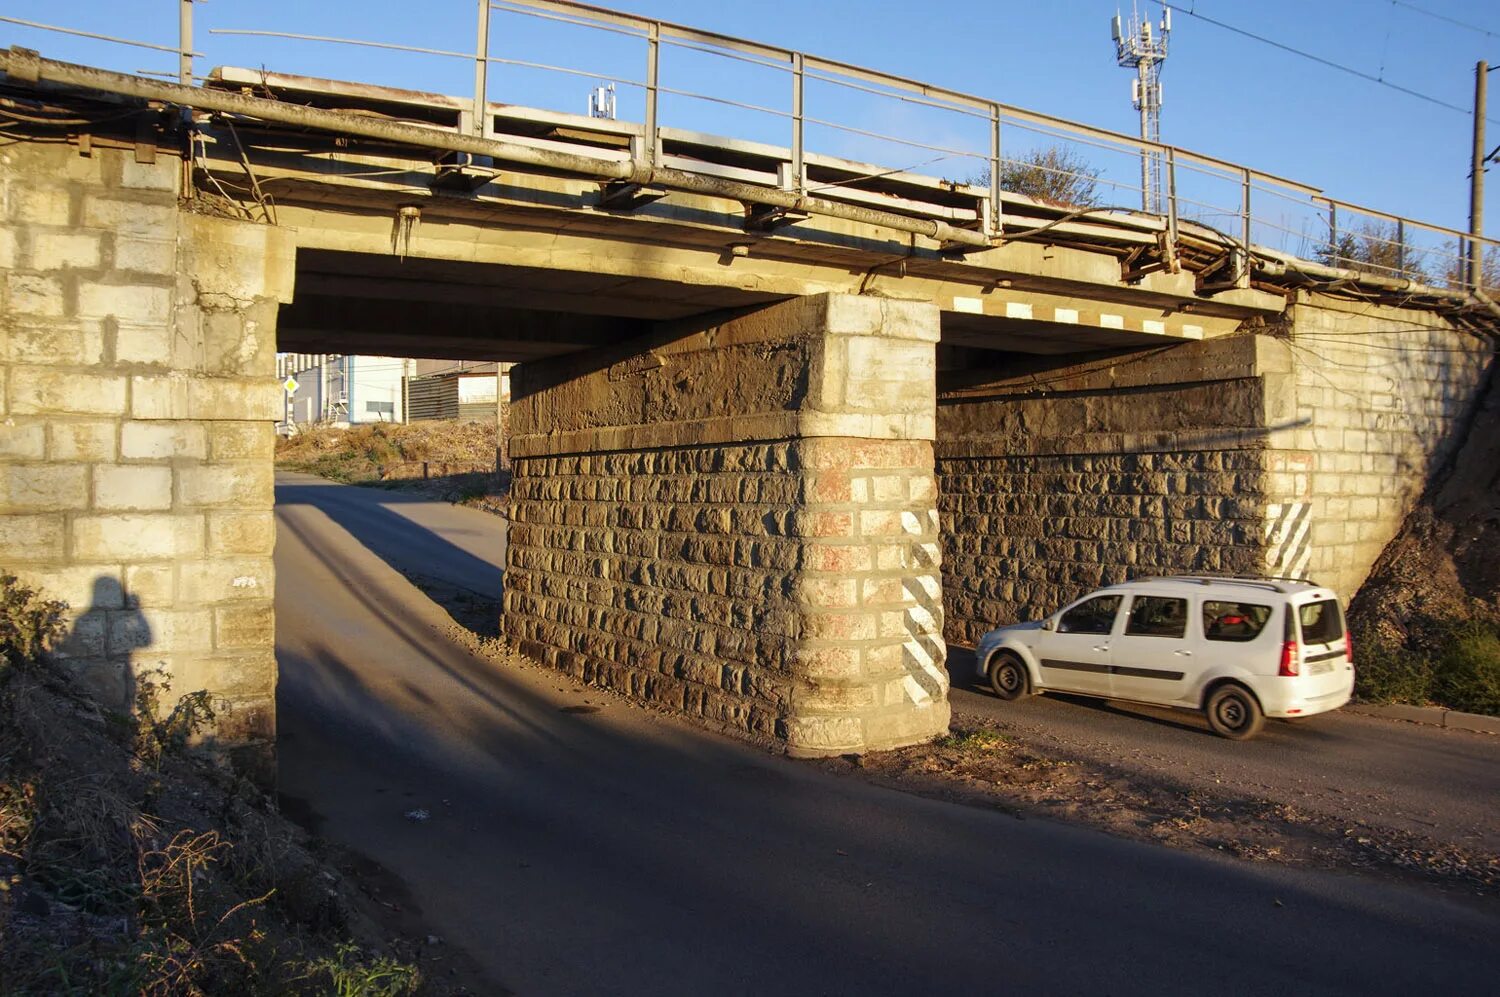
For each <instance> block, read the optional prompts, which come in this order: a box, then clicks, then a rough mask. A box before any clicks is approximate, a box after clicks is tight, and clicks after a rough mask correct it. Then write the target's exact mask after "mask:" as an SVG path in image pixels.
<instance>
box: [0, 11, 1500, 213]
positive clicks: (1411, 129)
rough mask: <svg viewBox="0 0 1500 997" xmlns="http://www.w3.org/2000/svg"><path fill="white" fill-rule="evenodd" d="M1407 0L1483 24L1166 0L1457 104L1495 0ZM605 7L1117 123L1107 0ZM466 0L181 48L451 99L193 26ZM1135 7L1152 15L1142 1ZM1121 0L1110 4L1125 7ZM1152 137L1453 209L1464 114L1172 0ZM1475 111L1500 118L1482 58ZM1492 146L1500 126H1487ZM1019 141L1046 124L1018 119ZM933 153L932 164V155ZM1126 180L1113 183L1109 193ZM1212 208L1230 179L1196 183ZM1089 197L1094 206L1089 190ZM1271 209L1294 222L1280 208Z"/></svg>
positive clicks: (387, 60) (107, 14)
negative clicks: (1160, 103) (1220, 183)
mask: <svg viewBox="0 0 1500 997" xmlns="http://www.w3.org/2000/svg"><path fill="white" fill-rule="evenodd" d="M1412 3H1413V4H1415V5H1416V6H1418V7H1423V8H1426V9H1427V10H1430V11H1433V12H1436V13H1438V14H1444V15H1447V16H1449V17H1452V18H1454V19H1457V20H1460V21H1466V22H1469V23H1471V24H1476V25H1479V26H1480V27H1483V28H1485V29H1487V30H1488V31H1489V32H1491V33H1490V34H1485V33H1482V32H1478V31H1473V30H1467V29H1464V28H1461V27H1458V26H1456V25H1453V24H1449V23H1446V22H1444V21H1442V20H1439V19H1437V18H1434V17H1430V16H1426V15H1424V14H1423V13H1420V12H1419V11H1417V10H1414V9H1412V7H1411V6H1410V5H1407V4H1405V3H1400V2H1391V0H1324V2H1321V3H1306V2H1305V0H1304V2H1301V3H1299V2H1294V0H1257V2H1254V3H1246V2H1231V0H1196V2H1195V3H1189V4H1184V7H1186V8H1190V9H1194V10H1196V11H1197V12H1199V13H1201V14H1204V15H1207V16H1210V17H1213V18H1216V19H1218V20H1222V21H1225V22H1229V23H1231V24H1234V25H1236V26H1239V27H1242V28H1245V29H1246V30H1249V31H1253V32H1256V33H1258V34H1262V35H1265V36H1268V37H1271V38H1275V39H1278V40H1281V41H1284V42H1286V43H1288V44H1291V45H1294V46H1297V47H1299V48H1303V49H1305V50H1308V51H1311V52H1315V53H1317V54H1319V55H1322V56H1324V57H1326V58H1328V59H1331V60H1333V61H1336V62H1341V63H1345V64H1347V65H1350V66H1353V67H1356V68H1358V69H1360V70H1362V71H1365V72H1368V73H1371V74H1376V75H1381V76H1383V77H1384V78H1385V79H1387V80H1389V81H1391V82H1393V83H1397V84H1399V85H1402V86H1405V87H1409V88H1411V89H1414V90H1419V91H1422V92H1424V93H1427V94H1431V95H1432V96H1434V97H1436V98H1439V99H1440V100H1443V101H1446V102H1447V103H1450V104H1455V105H1458V106H1459V107H1464V108H1467V107H1468V106H1470V104H1471V103H1472V100H1473V69H1474V63H1475V62H1476V61H1477V60H1478V59H1480V58H1487V59H1489V60H1490V61H1491V62H1492V63H1500V7H1491V6H1487V5H1484V4H1474V3H1471V2H1463V0H1412ZM621 7H622V9H625V10H628V11H630V12H632V13H637V14H643V15H647V16H652V17H659V18H662V19H665V20H671V21H676V22H679V23H683V24H688V25H692V26H694V27H700V28H705V29H709V30H716V31H721V32H724V33H727V34H732V35H738V36H741V37H748V38H752V39H756V40H761V41H765V42H768V43H772V44H775V45H778V46H781V47H785V48H793V49H801V50H803V51H807V52H810V53H814V54H817V55H821V56H825V57H828V58H833V59H839V60H843V61H848V62H852V63H856V64H859V65H864V66H869V67H872V68H877V69H881V70H885V71H889V72H893V73H897V74H900V75H903V76H907V77H910V78H914V79H920V80H925V81H929V82H932V83H935V84H939V85H943V86H947V87H951V88H954V89H958V90H963V91H966V92H969V93H973V94H976V95H980V96H983V97H987V98H994V99H998V100H1000V101H1003V102H1005V103H1008V104H1012V105H1018V106H1021V107H1025V108H1029V109H1032V110H1037V111H1042V112H1045V113H1048V114H1053V115H1057V116H1059V117H1065V118H1070V119H1074V120H1078V121H1082V122H1086V123H1089V124H1093V125H1098V126H1101V127H1105V128H1111V129H1114V130H1118V131H1123V132H1127V133H1133V132H1134V131H1135V129H1136V127H1137V120H1136V115H1135V112H1134V111H1133V109H1132V108H1131V105H1130V98H1129V87H1130V75H1131V74H1130V72H1129V71H1127V70H1124V69H1121V68H1120V67H1118V66H1117V65H1115V62H1114V58H1113V48H1112V43H1111V41H1110V37H1109V18H1110V17H1111V16H1112V15H1113V14H1114V13H1115V10H1116V5H1115V4H1114V3H1109V2H1096V0H1050V2H1031V3H1014V2H1008V0H1000V2H993V3H988V4H984V5H977V4H972V3H963V2H949V3H945V4H929V3H920V2H917V3H913V2H909V0H908V2H896V0H863V2H857V0H812V2H809V0H755V2H738V3H723V2H701V0H700V2H688V0H629V2H628V4H622V5H621ZM475 9H476V6H475V4H474V3H473V2H470V0H428V2H427V3H425V4H411V3H409V2H394V0H364V2H360V3H353V2H349V0H321V2H318V3H309V2H305V0H304V2H299V3H293V2H290V0H257V2H255V3H250V2H248V0H210V2H206V3H199V4H197V6H196V8H195V10H196V22H197V27H198V34H197V45H196V47H197V48H198V50H199V51H202V52H204V53H205V54H206V58H205V59H204V60H202V61H201V62H200V64H199V65H200V71H201V69H202V68H203V67H206V66H209V65H217V64H238V65H246V66H260V65H265V66H266V67H267V68H270V69H276V70H283V71H287V72H301V73H306V74H309V75H320V76H331V77H338V78H346V79H356V80H362V81H368V82H376V83H384V84H390V85H399V86H409V87H414V88H419V89H429V90H437V91H444V92H449V93H454V94H463V93H466V92H467V91H468V90H469V89H470V88H471V87H472V75H473V71H472V66H471V64H466V63H464V62H462V61H461V60H457V59H445V58H441V57H435V56H416V55H408V54H400V53H389V52H384V51H378V50H373V49H360V48H351V47H346V46H335V45H326V44H313V43H308V42H301V41H288V40H276V39H266V38H244V37H231V36H223V35H217V36H216V35H211V34H209V33H208V31H207V29H209V28H213V27H224V28H247V29H272V30H281V31H295V32H302V33H309V34H326V35H338V36H343V37H356V38H362V39H369V40H379V41H389V42H396V43H400V44H407V45H418V46H430V47H434V48H442V49H453V50H463V49H467V48H470V47H471V46H472V43H473V42H472V39H473V32H474V19H475ZM0 12H3V13H5V14H8V15H10V16H14V17H21V18H28V19H32V20H38V21H44V22H48V23H54V24H63V25H67V26H70V27H77V28H83V29H87V30H93V31H98V32H103V33H108V34H118V35H124V36H127V37H132V38H136V39H141V40H146V41H155V42H163V43H167V44H171V43H173V42H174V41H175V38H176V2H175V0H129V2H117V3H113V4H102V3H100V2H99V0H6V2H5V4H4V7H3V8H0ZM1142 12H1143V13H1147V12H1149V13H1150V14H1151V16H1152V17H1153V18H1159V17H1160V13H1161V8H1160V6H1159V5H1158V4H1156V3H1148V4H1145V5H1144V6H1143V7H1142ZM1126 13H1127V14H1128V13H1129V11H1128V9H1127V11H1126ZM493 17H494V29H493V30H494V35H493V43H492V47H491V54H492V55H494V56H498V57H503V58H520V59H525V60H529V61H535V62H544V63H550V64H557V65H566V66H571V67H576V68H580V69H585V70H589V71H591V72H597V73H599V74H601V75H604V74H609V75H616V76H619V77H622V78H624V79H627V80H639V79H641V78H642V76H643V73H644V54H643V52H644V48H643V46H642V44H641V43H640V42H639V41H637V40H635V39H632V38H623V37H620V36H617V35H610V34H605V33H598V32H590V31H587V30H584V29H579V28H572V27H567V26H562V25H557V24H555V23H549V22H545V21H539V20H536V19H534V18H526V17H521V16H518V15H515V14H511V13H505V12H502V11H498V10H497V11H496V12H495V13H494V15H493ZM0 44H4V45H9V44H23V45H28V46H31V47H36V48H39V49H40V50H41V51H42V52H43V54H44V55H48V56H51V57H54V58H61V59H68V60H72V61H80V62H89V63H93V64H96V65H106V66H109V67H111V68H117V69H125V70H131V71H134V70H143V69H161V70H167V69H171V68H172V67H173V64H174V62H173V58H172V57H171V56H170V55H167V54H156V53H150V52H139V53H136V52H126V51H122V50H120V49H118V48H117V47H114V46H109V45H105V44H103V43H98V42H91V41H86V40H82V39H74V38H67V37H62V36H58V35H53V34H49V33H44V32H39V31H34V30H30V29H27V28H22V27H17V26H14V25H10V24H4V23H0ZM663 60H664V61H663V74H664V76H663V80H664V82H666V83H667V84H668V85H674V86H677V87H678V88H681V89H692V90H695V91H708V92H712V93H715V94H718V95H720V96H724V97H728V98H731V99H736V100H740V101H743V102H746V103H753V104H763V105H769V106H775V107H779V108H785V107H786V106H787V105H788V102H789V98H788V96H787V93H788V90H789V84H788V83H787V80H786V77H785V75H784V74H781V73H779V72H775V71H772V70H767V69H762V68H758V67H753V66H746V65H744V64H741V63H733V62H727V61H724V60H717V59H714V58H713V57H710V56H706V55H702V54H700V53H695V52H691V51H685V50H677V49H674V50H667V51H666V52H665V54H664V56H663ZM1162 79H1163V84H1164V90H1165V100H1164V109H1163V114H1162V135H1163V138H1164V140H1166V141H1168V142H1171V143H1173V144H1175V145H1178V146H1181V147H1184V148H1188V149H1193V150H1196V151H1199V152H1204V153H1207V154H1210V155H1213V156H1217V157H1221V158H1224V159H1228V160H1232V161H1235V162H1240V163H1245V164H1247V165H1250V166H1253V167H1255V168H1257V169H1260V170H1263V171H1266V172H1268V173H1273V174H1278V175H1281V176H1285V177H1289V178H1292V179H1296V180H1299V181H1302V182H1304V183H1307V184H1310V185H1312V186H1315V187H1318V188H1321V189H1323V190H1325V191H1327V192H1328V193H1329V194H1332V195H1334V196H1336V197H1339V198H1341V199H1343V200H1347V201H1352V202H1355V203H1359V204H1364V205H1368V206H1370V207H1374V208H1378V209H1383V210H1386V211H1390V212H1393V213H1397V214H1403V215H1407V216H1410V217H1413V218H1419V219H1422V220H1426V221H1431V222H1435V223H1438V224H1442V225H1448V226H1451V227H1455V228H1466V227H1467V223H1468V179H1467V173H1468V157H1469V149H1470V142H1471V127H1472V125H1471V119H1470V117H1469V115H1468V114H1466V113H1460V112H1457V111H1453V110H1449V109H1445V108H1442V107H1438V106H1435V105H1433V104H1430V103H1427V102H1423V101H1421V100H1418V99H1416V98H1414V97H1409V96H1406V95H1403V94H1401V93H1397V92H1395V91H1393V90H1390V89H1387V88H1384V87H1381V86H1377V85H1376V84H1374V83H1371V82H1366V81H1364V80H1360V79H1356V78H1354V77H1352V76H1348V75H1345V74H1343V73H1339V72H1337V71H1335V70H1333V69H1330V68H1327V67H1324V66H1320V65H1317V64H1314V63H1312V62H1309V61H1307V60H1305V59H1301V58H1298V57H1296V56H1293V55H1290V54H1288V53H1285V52H1282V51H1278V50H1276V49H1274V48H1271V47H1268V46H1266V45H1263V44H1260V43H1257V42H1253V41H1251V40H1249V39H1246V38H1242V37H1239V36H1236V35H1234V34H1232V33H1229V32H1226V31H1224V30H1222V29H1220V28H1218V27H1215V26H1213V25H1211V24H1209V23H1206V22H1204V21H1202V20H1199V19H1195V18H1193V17H1190V16H1187V15H1186V14H1184V13H1182V12H1179V13H1177V14H1176V15H1175V16H1174V22H1173V33H1172V52H1171V56H1170V58H1169V59H1168V61H1167V63H1166V66H1165V69H1164V71H1163V76H1162ZM1491 79H1492V82H1494V83H1495V84H1496V85H1495V87H1494V90H1495V91H1496V92H1495V94H1494V96H1493V97H1492V99H1491V101H1490V112H1491V113H1490V116H1491V117H1492V118H1495V119H1500V72H1497V73H1495V74H1492V76H1491ZM589 86H590V81H589V80H588V79H585V78H582V77H576V76H568V75H561V74H556V73H543V72H539V71H535V70H523V69H518V68H515V67H505V66H497V67H495V68H494V69H493V70H492V86H491V90H490V97H491V99H492V100H501V101H507V102H513V103H521V104H531V105H536V106H543V107H550V108H555V109H560V110H571V111H580V112H581V111H582V110H583V109H584V107H585V104H586V99H587V91H588V88H589ZM807 100H808V113H809V114H811V115H814V116H818V117H823V118H826V119H827V120H832V121H837V122H838V123H840V124H846V125H851V126H853V127H856V128H861V129H864V130H866V131H877V132H883V133H892V134H900V135H901V136H903V137H909V138H914V139H918V140H921V141H925V142H928V143H930V144H933V145H938V146H942V147H944V148H946V149H974V150H975V151H980V150H983V149H984V148H986V145H985V142H986V140H985V138H984V132H983V129H982V126H981V125H980V124H979V123H978V122H974V121H970V120H968V119H964V118H962V117H960V116H956V115H949V114H944V113H942V112H938V111H933V110H929V109H925V108H921V107H917V106H913V105H909V104H905V105H903V104H898V103H895V102H893V101H889V100H880V99H876V98H874V97H870V96H868V95H860V94H856V93H851V92H849V91H846V90H837V89H836V88H832V87H830V86H828V85H826V84H816V83H814V84H809V91H808V96H807ZM640 103H641V99H640V96H639V91H637V90H636V89H634V88H632V87H629V86H626V87H622V88H621V91H620V116H621V117H629V118H636V119H638V118H639V116H640ZM663 119H664V123H667V124H677V125H679V126H681V127H689V128H696V129H699V130H703V131H713V132H718V133H721V134H731V135H736V136H740V137H748V138H759V139H763V140H766V141H773V142H777V144H782V145H784V144H786V139H785V138H784V135H785V129H786V127H787V126H786V125H785V123H784V121H783V120H782V119H780V118H777V117H775V116H771V115H764V114H752V113H749V112H742V111H738V110H735V109H732V108H726V107H725V106H723V105H717V104H712V103H706V102H703V101H694V100H690V99H686V98H681V97H666V98H664V104H663ZM1489 127H1490V136H1491V137H1490V140H1489V142H1488V144H1489V146H1490V147H1494V146H1495V145H1497V144H1500V125H1497V124H1493V123H1492V124H1491V125H1490V126H1489ZM1009 137H1010V139H1011V140H1012V141H1013V142H1014V143H1016V144H1013V145H1011V146H1010V148H1018V147H1020V146H1021V145H1025V144H1027V143H1028V142H1033V143H1034V142H1041V141H1045V140H1044V139H1039V138H1035V137H1027V136H1025V135H1024V134H1021V133H1019V132H1017V133H1014V134H1012V135H1011V136H1009ZM808 141H809V145H810V147H812V148H814V149H816V150H821V151H825V152H828V153H831V154H836V155H845V156H851V157H857V158H863V159H869V160H874V161H878V162H880V163H881V164H883V165H892V166H917V165H918V164H920V168H921V170H922V172H928V173H934V174H937V175H942V176H949V177H955V178H963V177H967V176H969V175H972V173H973V172H975V171H976V170H977V169H978V168H979V166H980V163H979V162H978V161H977V160H964V159H962V158H960V157H955V156H951V155H946V156H945V155H944V154H943V153H942V152H937V151H930V150H928V151H924V150H922V149H917V148H913V147H909V146H901V145H895V144H891V143H886V142H879V141H876V140H872V139H869V138H866V137H861V136H859V135H856V134H851V133H848V132H840V131H837V130H834V129H829V128H822V129H819V128H812V129H810V131H809V137H808ZM1087 154H1088V155H1089V157H1090V159H1091V161H1092V162H1094V163H1095V165H1096V166H1098V167H1099V168H1102V169H1104V170H1105V171H1106V174H1107V176H1120V177H1123V178H1129V177H1131V175H1132V173H1133V168H1132V166H1131V161H1130V160H1129V158H1128V157H1124V156H1121V155H1118V154H1112V153H1109V152H1107V151H1104V150H1087ZM933 160H935V161H933ZM1490 180H1491V182H1490V184H1489V187H1490V190H1489V192H1488V196H1487V198H1486V201H1487V214H1488V216H1489V218H1490V224H1489V225H1488V226H1487V228H1488V230H1489V232H1490V233H1492V234H1493V233H1495V232H1496V231H1497V230H1500V193H1497V192H1496V188H1500V170H1494V171H1492V172H1491V174H1490ZM1132 196H1133V195H1131V194H1129V193H1128V192H1120V193H1119V200H1121V201H1128V200H1129V199H1130V198H1131V197H1132ZM1203 196H1204V198H1205V199H1206V200H1207V201H1210V202H1212V203H1213V204H1216V205H1217V204H1221V203H1228V202H1229V201H1230V200H1232V197H1233V194H1232V192H1227V191H1215V192H1214V193H1213V194H1209V193H1205V194H1204V195H1203ZM1106 200H1109V197H1108V192H1106ZM1288 224H1306V223H1305V221H1304V222H1293V221H1291V220H1290V219H1289V220H1288Z"/></svg>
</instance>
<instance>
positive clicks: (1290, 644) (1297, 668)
mask: <svg viewBox="0 0 1500 997" xmlns="http://www.w3.org/2000/svg"><path fill="white" fill-rule="evenodd" d="M1299 657H1300V656H1299V655H1298V654H1297V642H1296V641H1294V640H1288V641H1283V642H1282V644H1281V667H1280V668H1278V669H1277V670H1276V674H1277V675H1286V676H1293V675H1300V674H1302V662H1301V661H1299V660H1298V658H1299Z"/></svg>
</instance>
